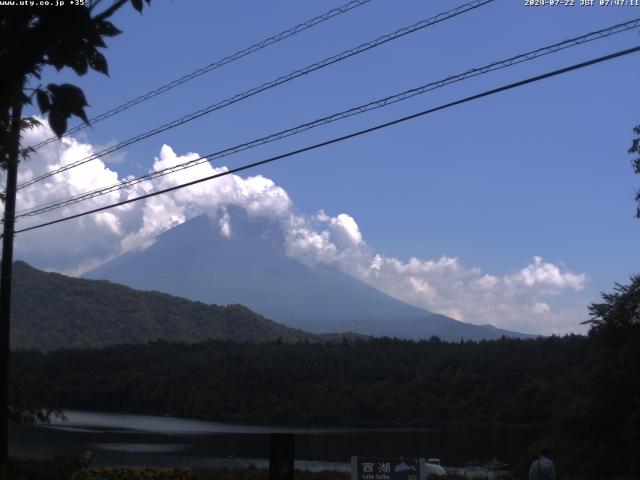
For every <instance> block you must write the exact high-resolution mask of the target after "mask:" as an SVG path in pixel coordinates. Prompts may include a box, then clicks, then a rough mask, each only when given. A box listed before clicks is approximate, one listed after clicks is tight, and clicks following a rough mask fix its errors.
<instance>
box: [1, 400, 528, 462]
mask: <svg viewBox="0 0 640 480" xmlns="http://www.w3.org/2000/svg"><path fill="white" fill-rule="evenodd" d="M65 416H66V418H67V419H66V420H65V421H62V420H59V419H55V420H53V421H52V422H51V424H50V425H36V426H33V427H26V428H20V429H18V430H14V431H12V432H11V433H10V450H11V452H12V453H13V454H15V455H19V456H23V457H31V458H49V457H54V456H72V457H80V456H82V454H83V452H84V451H85V450H91V451H92V453H93V465H94V466H107V465H122V466H124V465H127V466H156V467H189V466H192V467H197V466H202V467H204V466H228V467H243V466H248V465H250V464H253V465H256V466H258V467H265V468H266V467H267V466H268V461H267V460H266V459H267V458H268V455H269V434H270V433H292V434H294V435H295V451H296V467H297V468H304V469H309V470H321V469H332V470H344V471H349V459H350V457H351V456H352V455H358V456H407V457H409V456H412V457H413V456H415V457H438V458H440V459H441V460H442V463H443V464H444V465H449V466H464V465H467V464H469V463H470V462H478V463H485V462H487V461H489V460H491V459H493V458H498V459H499V460H500V461H502V462H505V463H508V464H511V463H513V462H515V461H517V460H518V459H519V458H520V457H521V456H522V455H523V454H524V453H525V452H526V451H527V449H528V448H529V446H530V445H531V443H532V442H533V441H535V440H536V439H537V438H538V437H539V436H540V434H541V431H540V430H539V429H532V428H494V429H473V430H470V429H415V428H406V429H405V428H399V429H396V428H389V429H363V428H303V427H300V428H297V427H278V426H252V425H234V424H227V423H214V422H205V421H200V420H189V419H181V418H172V417H153V416H145V415H131V414H122V413H106V412H85V411H76V410H68V411H65Z"/></svg>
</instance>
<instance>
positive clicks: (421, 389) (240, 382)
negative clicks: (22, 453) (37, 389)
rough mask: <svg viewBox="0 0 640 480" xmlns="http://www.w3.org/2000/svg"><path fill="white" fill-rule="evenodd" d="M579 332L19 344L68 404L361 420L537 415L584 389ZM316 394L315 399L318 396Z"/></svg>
mask: <svg viewBox="0 0 640 480" xmlns="http://www.w3.org/2000/svg"><path fill="white" fill-rule="evenodd" d="M590 358H591V351H590V342H589V340H588V339H587V338H585V337H579V336H569V337H565V338H547V339H537V340H508V339H504V340H499V341H487V342H480V343H472V342H466V343H462V344H461V343H446V342H440V341H437V342H436V341H422V342H410V341H401V340H391V339H376V340H371V341H355V342H346V343H339V344H336V343H333V344H312V343H305V342H300V343H297V344H287V343H277V342H276V343H267V344H248V343H244V344H239V343H233V342H222V341H209V342H205V343H199V344H191V345H182V344H176V343H169V342H163V341H158V342H153V343H150V344H148V345H119V346H112V347H107V348H103V349H99V350H95V349H65V350H59V351H54V352H48V353H36V352H26V351H16V352H14V355H13V363H12V365H13V367H14V368H15V369H20V370H21V371H23V372H29V374H30V375H31V377H30V380H31V381H32V382H34V383H37V384H39V385H42V387H43V388H44V389H45V390H46V391H47V392H48V393H49V395H50V396H51V398H53V399H55V402H56V404H57V405H61V406H64V407H65V408H78V409H90V410H111V411H125V412H139V413H147V414H154V415H165V414H170V415H174V416H179V417H195V418H202V419H210V420H217V421H229V422H240V423H270V424H303V425H304V424H321V425H362V426H393V425H406V426H411V425H416V426H430V427H437V426H455V425H460V426H462V425H516V424H521V425H525V424H527V425H541V424H547V423H549V422H550V421H551V419H552V418H553V417H554V416H555V415H557V414H559V413H560V412H561V411H563V410H564V408H565V407H566V405H567V404H570V403H573V402H574V401H575V400H576V398H580V397H581V396H583V395H584V389H585V377H586V375H587V373H588V372H587V369H588V366H589V365H590V364H591V361H590ZM318 399H322V401H318Z"/></svg>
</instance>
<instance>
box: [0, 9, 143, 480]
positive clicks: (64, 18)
mask: <svg viewBox="0 0 640 480" xmlns="http://www.w3.org/2000/svg"><path fill="white" fill-rule="evenodd" d="M129 1H130V2H131V4H132V6H133V8H135V9H136V10H137V11H138V12H142V10H143V7H144V4H143V0H114V1H113V2H111V4H110V5H109V6H108V7H106V8H104V9H103V10H101V11H99V12H98V11H97V10H98V6H99V5H100V4H101V3H103V0H95V1H90V0H77V1H76V2H74V3H77V4H79V5H77V4H67V5H65V6H54V5H47V6H44V5H38V6H26V5H15V6H3V7H2V9H1V10H0V72H2V74H1V75H0V167H1V168H3V169H5V170H6V178H7V186H6V189H5V192H3V193H2V194H1V197H2V198H1V199H2V201H3V202H4V204H5V205H4V207H5V209H4V229H3V239H2V271H1V279H0V480H5V479H6V478H7V443H8V442H7V430H8V417H9V413H10V412H11V413H12V414H13V415H15V414H16V409H17V408H19V407H17V406H15V405H14V406H13V408H12V409H10V408H9V360H10V356H9V338H10V335H9V334H10V331H9V318H10V313H11V306H10V300H11V273H12V263H13V236H14V221H15V199H16V198H15V197H16V186H17V185H16V184H17V176H18V163H19V161H20V159H21V158H26V157H27V156H28V155H29V153H31V149H29V148H26V149H25V148H22V145H21V142H20V133H21V131H22V130H24V129H25V128H31V127H34V126H36V125H38V123H39V122H38V121H37V120H36V119H34V118H23V117H22V111H23V107H24V106H25V105H27V104H31V103H32V102H33V100H34V98H35V100H36V101H37V104H38V107H39V108H40V111H41V112H42V113H43V114H48V122H49V125H50V126H51V129H52V130H53V132H54V133H55V134H56V135H57V136H58V138H60V137H62V135H64V133H65V132H66V130H67V123H68V120H69V118H70V117H71V116H76V117H78V118H80V119H81V120H82V121H84V122H87V123H88V119H87V116H86V113H85V111H84V109H85V107H86V106H87V100H86V99H85V96H84V93H83V91H82V90H81V89H80V88H78V87H77V86H75V85H71V84H68V83H65V84H60V85H58V84H54V83H50V84H48V85H47V86H46V87H45V86H42V85H40V84H39V81H40V80H41V73H42V70H43V68H44V67H46V66H53V67H54V68H55V69H56V70H58V71H60V70H62V69H63V68H65V67H66V68H71V69H72V70H73V71H75V72H76V73H77V74H78V75H80V76H81V75H84V74H85V73H87V71H88V70H89V69H92V70H95V71H97V72H100V73H103V74H105V75H107V74H108V64H107V60H106V58H105V56H104V55H103V54H102V53H101V52H100V50H99V49H101V48H106V43H105V39H106V38H108V37H113V36H115V35H118V34H119V33H121V32H120V30H118V29H117V28H116V27H115V26H114V25H113V24H112V23H111V22H110V21H109V20H108V19H109V18H110V17H111V16H112V15H113V14H114V13H116V12H117V11H118V10H120V8H122V7H123V6H124V5H125V4H126V3H128V2H129ZM150 2H151V0H146V3H147V4H150ZM13 397H14V398H19V397H20V396H19V395H14V396H13Z"/></svg>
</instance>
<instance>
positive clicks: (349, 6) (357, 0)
mask: <svg viewBox="0 0 640 480" xmlns="http://www.w3.org/2000/svg"><path fill="white" fill-rule="evenodd" d="M370 1H371V0H353V1H350V2H348V3H346V4H344V5H342V6H340V7H337V8H334V9H332V10H329V11H328V12H325V13H323V14H321V15H318V16H317V17H314V18H312V19H310V20H307V21H306V22H303V23H301V24H299V25H296V26H295V27H292V28H289V29H287V30H284V31H283V32H280V33H278V34H276V35H273V36H271V37H269V38H266V39H265V40H262V41H261V42H258V43H254V44H253V45H251V46H250V47H247V48H244V49H242V50H238V51H237V52H235V53H233V54H231V55H228V56H226V57H224V58H221V59H220V60H217V61H215V62H213V63H210V64H209V65H205V66H204V67H200V68H198V69H197V70H194V71H193V72H191V73H188V74H186V75H183V76H182V77H180V78H178V79H176V80H173V81H171V82H169V83H166V84H164V85H162V86H160V87H158V88H156V89H154V90H151V91H149V92H147V93H145V94H142V95H140V96H138V97H136V98H134V99H132V100H129V101H127V102H125V103H123V104H121V105H118V106H117V107H114V108H112V109H111V110H108V111H106V112H104V113H101V114H100V115H96V116H95V117H93V118H91V119H89V123H90V124H91V125H95V124H96V123H98V122H101V121H102V120H106V119H107V118H110V117H113V116H114V115H117V114H119V113H121V112H124V111H125V110H128V109H130V108H131V107H133V106H135V105H138V104H139V103H142V102H144V101H146V100H149V99H151V98H153V97H156V96H158V95H161V94H163V93H165V92H168V91H169V90H172V89H174V88H176V87H178V86H180V85H182V84H184V83H187V82H189V81H191V80H193V79H194V78H197V77H199V76H201V75H204V74H205V73H209V72H210V71H212V70H215V69H217V68H220V67H223V66H224V65H227V64H228V63H231V62H235V61H236V60H239V59H241V58H243V57H246V56H248V55H251V54H252V53H255V52H257V51H258V50H262V49H263V48H266V47H268V46H271V45H273V44H274V43H278V42H280V41H282V40H284V39H286V38H289V37H291V36H293V35H296V34H297V33H300V32H303V31H305V30H307V29H309V28H311V27H314V26H316V25H318V24H320V23H322V22H325V21H327V20H330V19H331V18H333V17H337V16H338V15H341V14H343V13H346V12H348V11H350V10H353V9H354V8H356V7H360V6H362V5H365V4H367V3H369V2H370ZM87 126H88V125H87V124H86V123H80V124H78V125H76V126H75V127H73V128H70V129H69V130H67V132H66V133H65V134H64V136H68V135H71V134H74V133H76V132H79V131H80V130H83V129H84V128H86V127H87ZM56 140H58V137H56V136H53V137H50V138H47V139H46V140H43V141H42V142H40V143H38V144H36V145H34V146H33V147H31V148H33V149H39V148H41V147H44V146H45V145H48V144H50V143H52V142H54V141H56Z"/></svg>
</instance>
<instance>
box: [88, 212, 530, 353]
mask: <svg viewBox="0 0 640 480" xmlns="http://www.w3.org/2000/svg"><path fill="white" fill-rule="evenodd" d="M225 218H226V219H227V221H228V226H229V227H230V232H231V234H230V235H223V234H222V233H221V231H220V230H221V228H220V225H219V223H218V221H219V219H217V218H215V217H213V216H211V215H208V214H203V215H200V216H198V217H195V218H193V219H191V220H188V221H186V222H184V223H182V224H180V225H178V226H176V227H174V228H172V229H170V230H168V231H166V232H164V233H162V234H160V235H159V236H158V237H157V238H156V240H155V242H154V243H153V244H152V245H150V246H149V247H147V248H146V249H144V250H141V251H138V252H128V253H125V254H123V255H122V256H120V257H117V258H116V259H114V260H112V261H110V262H107V263H106V264H104V265H102V266H100V267H98V268H96V269H94V270H92V271H90V272H88V273H87V274H86V277H87V278H93V279H106V280H110V281H113V282H117V283H122V284H125V285H128V286H130V287H132V288H138V289H141V290H158V291H163V292H166V293H170V294H172V295H177V296H181V297H185V298H189V299H191V300H196V301H201V302H204V303H216V304H229V303H239V304H242V305H246V306H248V307H249V308H250V309H251V310H253V311H256V312H258V313H260V314H261V315H264V316H265V317H267V318H271V319H273V320H275V321H277V322H280V323H282V324H284V325H287V326H289V327H292V328H298V329H302V330H305V331H310V332H313V333H326V332H331V331H333V332H335V331H352V332H356V333H359V334H363V335H376V336H388V337H398V338H406V339H412V340H418V339H425V338H430V337H431V336H434V335H435V336H439V337H440V338H442V339H443V340H449V341H457V340H460V339H461V338H463V339H465V340H484V339H496V338H500V337H501V336H510V337H531V336H530V335H527V334H522V333H518V332H511V331H508V330H502V329H499V328H497V327H494V326H486V325H474V324H469V323H464V322H460V321H458V320H454V319H452V318H449V317H447V316H445V315H440V314H435V313H433V312H429V311H428V310H425V309H422V308H420V307H415V306H413V305H409V304H407V303H404V302H402V301H400V300H398V299H396V298H393V297H390V296H389V295H387V294H385V293H383V292H381V291H379V290H377V289H375V288H374V287H372V286H370V285H368V284H366V283H364V282H362V281H361V280H358V279H356V278H354V277H352V276H350V275H348V274H346V273H344V272H342V271H340V270H338V269H337V268H334V267H332V266H329V265H323V264H318V263H316V264H309V265H307V264H306V263H302V262H300V261H298V260H296V259H294V258H291V257H290V256H289V255H287V253H286V251H285V248H284V245H285V237H284V232H283V231H282V229H281V227H279V226H278V225H277V224H276V223H275V222H273V221H269V220H266V219H263V218H255V217H251V216H249V215H248V214H247V212H246V211H244V210H243V209H241V208H239V207H230V208H228V209H227V210H226V211H225Z"/></svg>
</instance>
